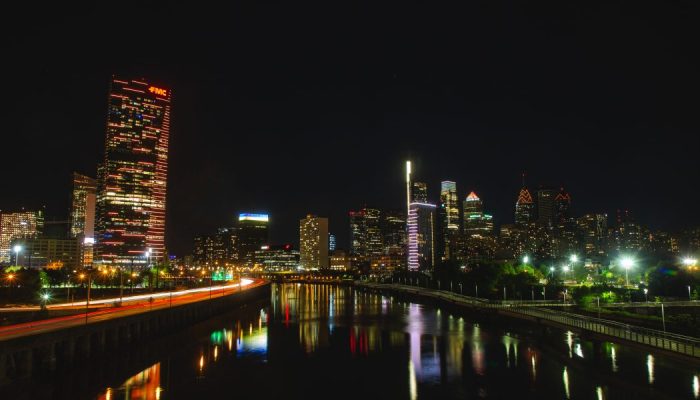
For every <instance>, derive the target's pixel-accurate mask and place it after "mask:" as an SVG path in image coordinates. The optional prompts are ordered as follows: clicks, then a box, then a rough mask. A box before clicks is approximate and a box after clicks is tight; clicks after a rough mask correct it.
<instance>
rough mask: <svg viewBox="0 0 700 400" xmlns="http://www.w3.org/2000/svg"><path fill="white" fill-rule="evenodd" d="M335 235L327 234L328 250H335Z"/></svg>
mask: <svg viewBox="0 0 700 400" xmlns="http://www.w3.org/2000/svg"><path fill="white" fill-rule="evenodd" d="M335 247H336V243H335V235H334V234H332V233H329V234H328V251H335Z"/></svg>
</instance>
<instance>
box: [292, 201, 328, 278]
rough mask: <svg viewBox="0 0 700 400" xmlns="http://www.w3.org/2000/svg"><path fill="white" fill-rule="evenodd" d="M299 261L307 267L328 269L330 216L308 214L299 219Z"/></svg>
mask: <svg viewBox="0 0 700 400" xmlns="http://www.w3.org/2000/svg"><path fill="white" fill-rule="evenodd" d="M299 263H300V265H301V266H302V267H303V268H305V269H307V270H308V269H328V218H320V217H317V216H315V215H311V214H309V215H307V216H306V218H304V219H302V220H300V221H299Z"/></svg>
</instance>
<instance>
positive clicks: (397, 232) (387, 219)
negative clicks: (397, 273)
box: [382, 211, 406, 269]
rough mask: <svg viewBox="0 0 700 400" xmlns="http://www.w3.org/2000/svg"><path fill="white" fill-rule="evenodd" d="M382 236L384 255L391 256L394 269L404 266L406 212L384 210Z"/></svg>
mask: <svg viewBox="0 0 700 400" xmlns="http://www.w3.org/2000/svg"><path fill="white" fill-rule="evenodd" d="M382 237H383V239H384V252H383V253H384V255H387V256H389V257H390V258H391V260H392V261H391V263H392V264H393V265H396V269H400V268H406V214H405V213H403V212H400V211H387V212H384V218H383V223H382Z"/></svg>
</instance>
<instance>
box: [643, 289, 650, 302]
mask: <svg viewBox="0 0 700 400" xmlns="http://www.w3.org/2000/svg"><path fill="white" fill-rule="evenodd" d="M647 293H649V289H647V288H644V301H646V302H647V303H648V302H649V297H647Z"/></svg>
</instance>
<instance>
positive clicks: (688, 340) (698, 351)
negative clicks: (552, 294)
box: [511, 307, 700, 357]
mask: <svg viewBox="0 0 700 400" xmlns="http://www.w3.org/2000/svg"><path fill="white" fill-rule="evenodd" d="M511 311H513V312H517V313H520V314H525V315H529V316H533V317H535V318H541V319H546V320H549V321H553V322H558V323H560V324H562V325H566V326H572V327H576V328H579V329H584V330H587V331H591V332H596V333H601V334H604V335H607V336H612V337H616V338H620V339H624V340H628V341H631V342H636V343H641V344H646V345H650V346H654V347H658V348H662V349H665V350H670V351H673V352H677V353H682V354H685V355H689V356H692V357H700V339H698V338H694V337H691V336H684V335H678V334H675V333H668V332H663V331H659V330H656V329H650V328H643V327H641V326H635V325H629V324H623V323H620V322H616V321H610V320H606V319H600V318H595V317H587V316H583V315H579V314H572V313H567V312H561V311H553V310H547V309H541V308H533V307H525V308H519V307H513V308H511Z"/></svg>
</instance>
